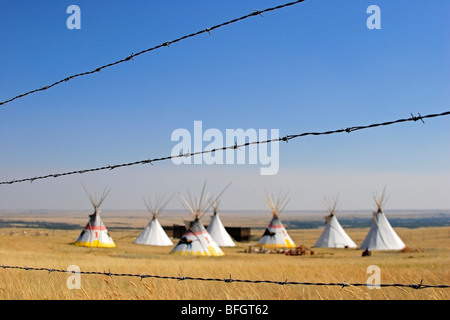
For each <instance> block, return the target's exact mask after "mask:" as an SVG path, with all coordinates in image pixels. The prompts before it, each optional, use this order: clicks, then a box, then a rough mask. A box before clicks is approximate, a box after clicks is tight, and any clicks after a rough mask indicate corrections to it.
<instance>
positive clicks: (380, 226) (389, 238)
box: [360, 190, 405, 251]
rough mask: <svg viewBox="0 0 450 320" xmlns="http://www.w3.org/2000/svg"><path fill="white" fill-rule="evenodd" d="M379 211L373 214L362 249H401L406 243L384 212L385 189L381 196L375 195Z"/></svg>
mask: <svg viewBox="0 0 450 320" xmlns="http://www.w3.org/2000/svg"><path fill="white" fill-rule="evenodd" d="M374 199H375V204H376V206H377V211H376V212H374V213H373V215H372V224H371V226H370V230H369V232H368V233H367V236H366V238H365V239H364V241H363V243H362V244H361V246H360V249H362V250H368V251H372V250H401V249H403V248H404V247H405V244H404V243H403V241H402V240H401V239H400V237H399V236H398V235H397V233H396V232H395V231H394V229H393V228H392V227H391V224H390V223H389V221H388V219H387V218H386V216H385V215H384V213H383V210H382V208H383V205H384V203H385V201H386V199H385V190H383V193H382V194H381V196H379V197H377V196H374Z"/></svg>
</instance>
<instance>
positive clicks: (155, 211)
mask: <svg viewBox="0 0 450 320" xmlns="http://www.w3.org/2000/svg"><path fill="white" fill-rule="evenodd" d="M163 200H164V196H158V195H156V196H155V201H154V205H152V202H151V201H150V200H149V201H147V200H145V199H144V202H145V205H146V207H147V209H148V211H149V212H150V213H151V214H152V215H153V216H152V219H151V220H150V222H149V223H148V224H147V226H146V227H145V228H144V230H143V231H142V232H141V234H140V235H139V236H138V237H137V238H136V240H135V241H134V243H136V244H145V245H152V246H171V245H173V242H172V240H170V239H169V237H168V236H167V234H166V232H165V231H164V229H163V227H162V226H161V224H160V223H159V221H158V215H159V214H160V213H161V211H162V210H164V208H165V207H166V206H167V204H168V203H169V201H170V200H171V198H170V199H169V200H167V201H166V202H165V203H163Z"/></svg>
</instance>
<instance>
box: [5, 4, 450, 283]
mask: <svg viewBox="0 0 450 320" xmlns="http://www.w3.org/2000/svg"><path fill="white" fill-rule="evenodd" d="M304 1H305V0H298V1H293V2H289V3H286V4H282V5H279V6H275V7H271V8H267V9H264V10H261V11H259V10H255V11H254V12H252V13H250V14H247V15H244V16H242V17H239V18H235V19H232V20H229V21H226V22H223V23H220V24H218V25H215V26H213V27H210V28H206V29H203V30H200V31H197V32H194V33H191V34H187V35H184V36H182V37H179V38H177V39H175V40H171V41H167V42H164V43H162V44H159V45H156V46H153V47H151V48H147V49H145V50H142V51H139V52H137V53H132V54H130V55H129V56H127V57H125V58H122V59H120V60H117V61H115V62H112V63H108V64H105V65H102V66H100V67H97V68H95V69H93V70H91V71H87V72H82V73H78V74H74V75H71V76H68V77H66V78H64V79H61V80H59V81H56V82H54V83H52V84H49V85H45V86H43V87H41V88H38V89H34V90H31V91H28V92H24V93H22V94H19V95H17V96H15V97H13V98H10V99H8V100H5V101H0V106H4V105H6V104H8V103H10V102H12V101H15V100H17V99H20V98H23V97H25V96H28V95H30V94H33V93H37V92H40V91H45V90H48V89H50V88H52V87H55V86H57V85H59V84H62V83H65V82H68V81H70V80H72V79H75V78H78V77H82V76H87V75H91V74H95V73H98V72H100V71H102V70H104V69H107V68H110V67H113V66H115V65H118V64H121V63H125V62H128V61H131V60H134V58H136V57H138V56H140V55H142V54H144V53H148V52H151V51H154V50H157V49H160V48H163V47H169V46H170V45H172V44H175V43H177V42H180V41H183V40H186V39H188V38H192V37H195V36H198V35H201V34H204V33H208V34H210V33H211V31H213V30H216V29H218V28H221V27H224V26H227V25H230V24H233V23H237V22H239V21H242V20H245V19H248V18H250V17H255V16H262V15H263V13H267V12H270V11H274V10H279V9H282V8H285V7H289V6H293V5H295V4H299V3H301V2H304ZM448 115H450V111H446V112H442V113H434V114H428V115H425V116H422V115H421V114H420V113H419V114H418V116H414V115H413V114H412V113H411V117H408V118H402V119H397V120H393V121H387V122H381V123H373V124H370V125H361V126H353V127H347V128H342V129H337V130H330V131H322V132H304V133H299V134H292V135H286V136H283V137H277V138H272V139H269V140H263V141H252V142H247V143H243V144H240V145H238V144H237V143H235V144H234V145H232V146H226V147H223V148H215V149H210V150H204V151H199V152H190V153H189V152H188V153H184V154H179V155H171V156H166V157H161V158H153V159H146V160H140V161H135V162H129V163H122V164H115V165H108V166H103V167H97V168H90V169H84V170H76V171H68V172H63V173H53V174H48V175H42V176H35V177H31V178H23V179H14V180H9V181H1V182H0V184H1V185H11V184H15V183H21V182H26V181H29V182H34V181H36V180H42V179H49V178H58V177H62V176H68V175H74V174H83V173H88V172H95V171H102V170H113V169H116V168H122V167H129V166H134V165H143V164H153V163H155V162H160V161H166V160H172V159H176V158H181V157H193V156H196V155H203V154H206V153H214V152H218V151H225V150H228V149H238V148H241V147H248V146H250V145H254V144H268V143H272V142H281V141H284V142H289V141H290V140H293V139H296V138H300V137H305V136H320V135H330V134H337V133H351V132H354V131H358V130H363V129H369V128H375V127H381V126H389V125H393V124H398V123H403V122H411V121H413V122H417V121H421V122H422V123H425V122H424V119H430V118H436V117H443V116H448ZM0 267H1V269H2V270H7V269H15V270H24V271H27V272H28V271H46V272H47V273H48V274H51V273H66V274H67V273H69V274H80V275H102V276H108V277H134V278H140V279H141V280H143V279H146V278H153V279H166V280H177V281H189V280H191V281H207V282H224V283H252V284H261V283H264V284H275V285H301V286H336V287H341V288H345V287H362V286H365V287H371V286H376V287H398V288H400V287H404V288H411V289H415V290H418V289H427V288H435V289H448V288H450V285H445V284H439V285H430V284H424V283H423V280H421V281H420V282H419V283H410V284H405V283H381V284H370V283H347V282H346V281H343V282H301V281H288V280H287V279H285V280H284V281H276V280H264V279H262V280H261V279H259V280H250V279H234V278H232V277H231V275H229V277H228V278H206V277H191V276H182V275H178V276H167V275H157V274H136V273H113V272H110V271H108V272H100V271H81V270H80V271H70V270H63V269H57V268H48V267H27V266H11V265H5V264H3V265H2V266H0Z"/></svg>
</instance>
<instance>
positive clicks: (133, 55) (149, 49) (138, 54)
mask: <svg viewBox="0 0 450 320" xmlns="http://www.w3.org/2000/svg"><path fill="white" fill-rule="evenodd" d="M303 1H305V0H298V1H293V2H289V3H285V4H282V5H279V6H276V7H272V8H267V9H264V10H261V11H259V10H255V11H254V12H252V13H250V14H247V15H245V16H242V17H240V18H236V19H232V20H229V21H226V22H223V23H221V24H218V25H215V26H213V27H210V28H206V29H203V30H200V31H197V32H194V33H191V34H188V35H184V36H182V37H180V38H177V39H175V40H171V41H167V42H164V43H162V44H159V45H157V46H154V47H151V48H148V49H145V50H142V51H139V52H137V53H132V54H130V55H129V56H127V57H126V58H122V59H120V60H117V61H115V62H112V63H108V64H105V65H103V66H101V67H98V68H95V69H93V70H91V71H86V72H82V73H77V74H74V75H71V76H68V77H66V78H64V79H61V80H59V81H56V82H54V83H52V84H50V85H46V86H43V87H41V88H38V89H34V90H31V91H28V92H25V93H22V94H19V95H17V96H15V97H13V98H11V99H8V100H5V101H0V106H3V105H5V104H7V103H10V102H12V101H14V100H17V99H20V98H23V97H25V96H27V95H29V94H33V93H36V92H39V91H45V90H48V89H50V88H52V87H54V86H56V85H59V84H61V83H64V82H68V81H69V80H72V79H75V78H78V77H81V76H86V75H90V74H94V73H97V72H100V71H102V70H103V69H106V68H110V67H112V66H115V65H118V64H120V63H124V62H127V61H130V60H133V59H134V58H136V57H138V56H140V55H142V54H144V53H147V52H150V51H153V50H156V49H160V48H163V47H169V46H170V45H171V44H174V43H177V42H180V41H182V40H185V39H188V38H192V37H195V36H198V35H200V34H203V33H206V32H207V33H208V34H211V31H213V30H216V29H219V28H221V27H224V26H227V25H230V24H233V23H236V22H238V21H242V20H245V19H248V18H250V17H254V16H258V15H259V16H262V14H263V13H266V12H270V11H274V10H279V9H282V8H285V7H289V6H293V5H295V4H298V3H301V2H303Z"/></svg>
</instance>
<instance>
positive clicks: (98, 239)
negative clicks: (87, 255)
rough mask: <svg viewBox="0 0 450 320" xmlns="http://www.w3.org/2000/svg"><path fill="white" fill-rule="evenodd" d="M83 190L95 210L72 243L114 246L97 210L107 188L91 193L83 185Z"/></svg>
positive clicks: (106, 192) (102, 246) (99, 246)
mask: <svg viewBox="0 0 450 320" xmlns="http://www.w3.org/2000/svg"><path fill="white" fill-rule="evenodd" d="M83 187H84V186H83ZM84 190H85V191H86V193H87V195H88V197H89V200H90V201H91V203H92V206H93V207H94V209H95V211H94V213H93V214H91V215H90V216H89V222H88V223H87V225H86V227H84V229H83V231H82V232H81V234H80V236H79V237H78V239H77V240H76V241H75V243H74V244H75V245H76V246H83V247H97V248H114V247H115V246H116V244H115V243H114V241H113V240H112V238H111V237H110V236H109V233H108V230H107V229H106V227H105V225H104V224H103V221H102V219H101V218H100V210H99V208H100V206H101V204H102V203H103V201H104V200H105V198H106V196H107V195H108V193H109V189H107V188H105V190H104V191H103V193H102V194H101V195H99V194H97V193H95V194H94V195H92V194H91V193H89V191H87V189H86V187H84Z"/></svg>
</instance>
